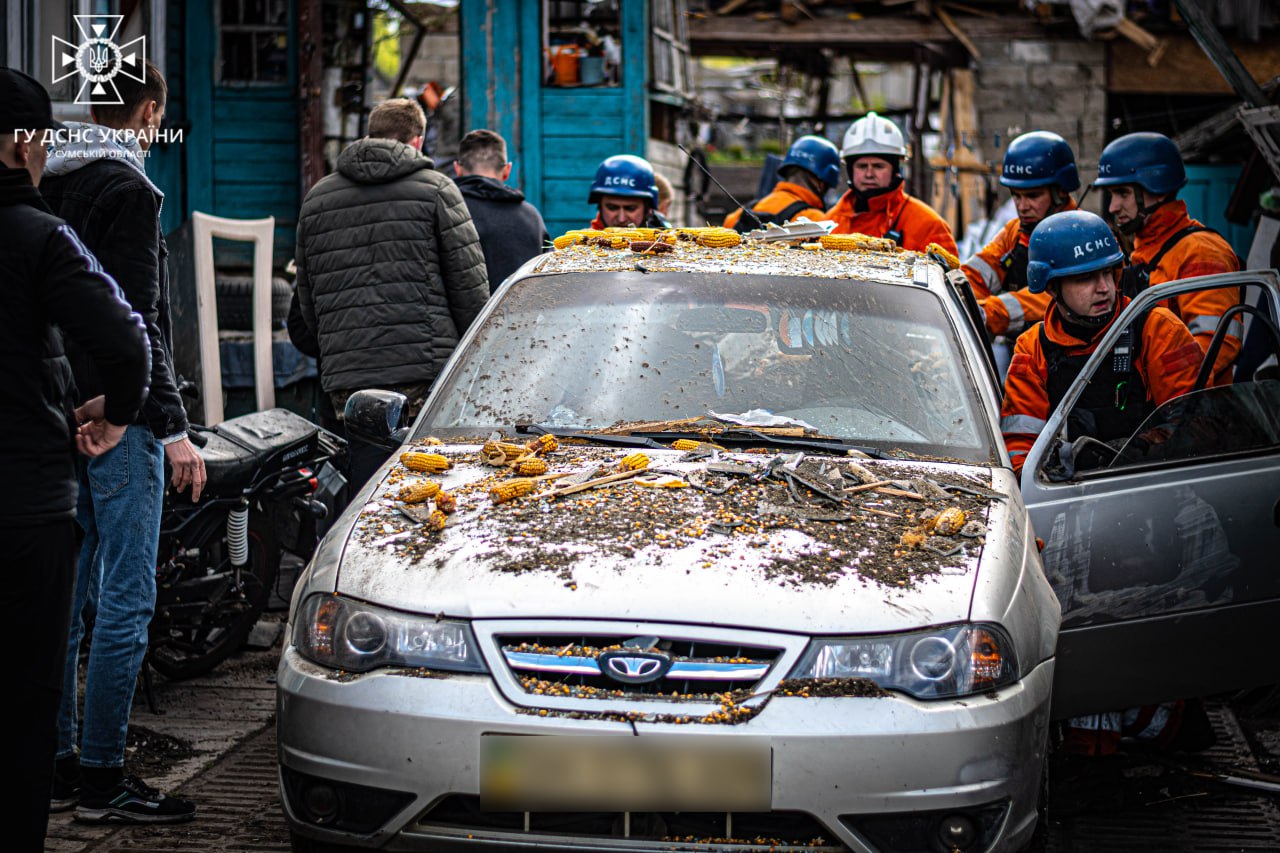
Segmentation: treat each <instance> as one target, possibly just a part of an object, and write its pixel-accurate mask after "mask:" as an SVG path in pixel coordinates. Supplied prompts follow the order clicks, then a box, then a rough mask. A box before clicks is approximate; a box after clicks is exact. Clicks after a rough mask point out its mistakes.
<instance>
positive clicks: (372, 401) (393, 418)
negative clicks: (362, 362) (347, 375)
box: [343, 389, 409, 450]
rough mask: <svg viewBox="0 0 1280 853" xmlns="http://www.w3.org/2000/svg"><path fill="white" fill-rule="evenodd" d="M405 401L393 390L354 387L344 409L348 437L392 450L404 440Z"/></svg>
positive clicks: (406, 402)
mask: <svg viewBox="0 0 1280 853" xmlns="http://www.w3.org/2000/svg"><path fill="white" fill-rule="evenodd" d="M408 402H409V401H408V399H407V398H406V397H405V396H404V395H403V394H399V393H397V392H395V391H381V390H377V389H371V390H368V391H357V392H356V393H354V394H352V395H351V396H350V397H349V398H347V405H346V408H345V409H344V410H343V418H344V419H345V420H346V424H347V436H348V438H351V439H355V440H358V441H363V442H364V443H366V444H372V445H374V446H376V447H381V448H384V449H386V450H395V449H396V448H397V447H399V446H400V444H401V442H402V441H403V440H404V435H405V424H404V423H403V421H404V417H405V415H406V414H407V412H408Z"/></svg>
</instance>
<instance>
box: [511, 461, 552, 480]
mask: <svg viewBox="0 0 1280 853" xmlns="http://www.w3.org/2000/svg"><path fill="white" fill-rule="evenodd" d="M516 473H517V474H519V475H520V476H522V477H537V476H538V475H539V474H545V473H547V463H546V462H543V461H542V460H541V459H537V458H533V459H523V460H521V461H520V462H517V463H516Z"/></svg>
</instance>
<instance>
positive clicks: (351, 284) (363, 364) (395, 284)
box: [297, 98, 489, 488]
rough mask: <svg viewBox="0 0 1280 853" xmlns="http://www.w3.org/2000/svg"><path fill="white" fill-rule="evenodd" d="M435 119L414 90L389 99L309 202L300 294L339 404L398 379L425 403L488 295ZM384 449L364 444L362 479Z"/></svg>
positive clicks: (356, 464) (357, 466) (417, 403)
mask: <svg viewBox="0 0 1280 853" xmlns="http://www.w3.org/2000/svg"><path fill="white" fill-rule="evenodd" d="M425 125H426V119H425V117H424V116H423V114H422V110H421V108H420V107H418V105H417V104H415V103H414V102H413V101H411V100H409V99H407V98H395V99H392V100H389V101H386V102H384V103H382V104H379V105H378V106H377V107H375V108H374V110H373V112H372V113H370V115H369V135H368V136H367V137H366V138H364V139H361V140H359V141H357V142H353V143H352V144H351V145H349V146H348V147H347V148H346V149H345V150H344V151H343V152H342V154H341V155H339V157H338V170H337V171H336V172H334V173H333V174H331V175H327V176H325V177H324V178H322V179H321V180H320V181H319V182H318V183H317V184H316V185H315V186H314V187H312V188H311V191H310V192H309V193H307V197H306V199H305V200H304V201H303V202H302V212H301V214H300V215H299V217H298V245H297V267H298V277H297V287H298V303H299V305H300V307H301V309H302V318H303V322H304V323H306V325H307V327H308V330H309V331H310V332H311V333H312V334H314V335H315V336H316V339H317V340H318V342H319V345H320V362H321V365H322V366H321V376H320V383H321V387H322V388H323V389H324V391H325V392H326V393H328V394H329V395H330V397H331V398H332V400H333V406H334V409H335V410H337V412H338V413H339V415H341V413H342V411H343V409H344V407H345V406H346V402H347V398H348V397H350V396H351V394H353V393H354V392H356V391H359V390H360V389H362V388H382V389H387V390H391V391H398V392H400V393H402V394H404V395H405V396H406V397H407V398H408V399H409V414H410V415H411V416H412V415H416V414H417V412H418V410H419V409H420V408H421V407H422V403H423V402H424V401H425V400H426V397H427V392H428V391H429V390H430V388H431V383H432V382H433V381H435V378H436V375H437V374H438V373H439V372H440V368H441V367H443V366H444V363H445V361H446V360H447V359H448V358H449V355H450V354H451V353H452V352H453V349H454V347H456V346H457V345H458V338H459V337H460V336H461V335H462V333H463V332H465V331H466V329H467V327H468V326H469V325H471V321H472V320H474V319H475V317H476V315H477V314H478V313H479V312H480V309H481V307H482V306H483V305H484V303H485V300H486V299H488V296H489V285H488V278H487V277H486V275H485V264H484V255H483V253H482V252H481V249H480V238H479V237H478V236H477V234H476V229H475V226H474V225H473V224H472V222H471V214H470V213H468V212H467V206H466V203H465V202H464V201H463V199H462V195H461V194H460V193H459V192H458V188H457V187H456V186H454V184H453V182H452V181H450V180H449V179H448V178H447V177H445V176H444V175H443V174H441V173H440V172H438V171H436V169H435V167H434V164H433V163H432V161H431V160H430V158H428V157H425V156H423V155H422V153H421V152H420V151H419V150H418V149H419V147H420V146H421V144H422V134H423V130H424V128H425ZM385 458H386V454H385V453H382V454H381V455H380V456H379V455H377V454H374V453H371V452H370V451H369V450H367V449H364V448H355V447H353V448H352V461H351V482H352V486H353V487H355V488H359V486H360V485H362V484H363V482H364V480H365V479H367V478H368V476H369V475H371V474H372V473H373V472H374V470H375V469H376V468H377V466H378V465H380V464H381V462H382V460H383V459H385ZM375 459H376V461H375Z"/></svg>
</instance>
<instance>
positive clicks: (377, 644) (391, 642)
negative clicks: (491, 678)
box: [293, 595, 487, 672]
mask: <svg viewBox="0 0 1280 853" xmlns="http://www.w3.org/2000/svg"><path fill="white" fill-rule="evenodd" d="M293 644H294V645H295V646H296V647H297V649H298V652H299V653H300V654H301V655H302V656H303V657H306V658H308V659H309V660H312V661H315V662H316V663H318V664H320V665H321V666H327V667H331V668H333V669H342V670H346V671H347V672H368V671H369V670H372V669H377V668H378V667H382V666H408V667H427V668H429V669H445V670H450V671H452V672H486V671H487V670H486V669H485V666H484V662H483V661H482V660H481V659H480V650H479V649H478V648H477V647H476V640H475V637H474V636H472V634H471V627H470V626H469V625H468V624H467V623H466V622H458V621H453V620H448V619H440V620H437V619H436V618H435V617H434V616H426V617H423V616H413V615H410V614H407V613H397V612H395V611H394V610H385V609H383V608H381V607H374V606H373V605H371V604H365V603H363V602H360V601H355V600H353V599H350V598H341V597H339V596H336V595H313V596H311V597H310V598H308V599H307V600H306V601H305V602H303V604H302V607H301V609H300V610H299V613H298V619H297V622H296V623H295V625H294V631H293Z"/></svg>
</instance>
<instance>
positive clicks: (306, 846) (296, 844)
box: [289, 832, 362, 853]
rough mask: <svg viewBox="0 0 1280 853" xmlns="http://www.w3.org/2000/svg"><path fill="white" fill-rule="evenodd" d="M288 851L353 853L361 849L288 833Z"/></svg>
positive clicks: (295, 852)
mask: <svg viewBox="0 0 1280 853" xmlns="http://www.w3.org/2000/svg"><path fill="white" fill-rule="evenodd" d="M289 849H290V850H292V851H293V853H353V851H356V850H360V849H362V848H360V847H352V846H350V845H348V844H331V843H330V842H328V841H316V840H315V839H314V838H308V837H307V836H305V835H299V834H298V833H296V832H290V833H289Z"/></svg>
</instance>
